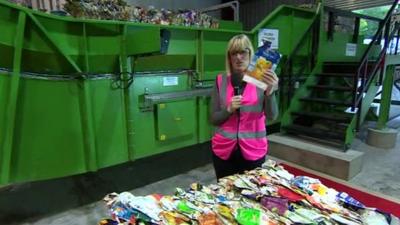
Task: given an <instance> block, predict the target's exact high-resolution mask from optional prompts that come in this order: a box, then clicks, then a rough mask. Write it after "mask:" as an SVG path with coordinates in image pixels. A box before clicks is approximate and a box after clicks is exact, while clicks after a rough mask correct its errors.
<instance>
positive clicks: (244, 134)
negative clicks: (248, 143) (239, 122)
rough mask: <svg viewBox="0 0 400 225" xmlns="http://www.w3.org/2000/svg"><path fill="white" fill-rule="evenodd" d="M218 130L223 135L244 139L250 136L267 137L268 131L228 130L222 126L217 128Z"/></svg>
mask: <svg viewBox="0 0 400 225" xmlns="http://www.w3.org/2000/svg"><path fill="white" fill-rule="evenodd" d="M216 132H217V133H219V134H221V135H222V136H224V137H226V138H229V139H236V138H243V139H250V138H263V137H265V135H267V134H266V132H265V131H260V132H235V133H232V132H228V131H224V130H223V129H221V128H219V127H218V128H217V129H216Z"/></svg>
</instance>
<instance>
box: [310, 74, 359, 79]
mask: <svg viewBox="0 0 400 225" xmlns="http://www.w3.org/2000/svg"><path fill="white" fill-rule="evenodd" d="M316 75H317V76H318V77H344V78H354V76H355V74H353V73H318V74H316Z"/></svg>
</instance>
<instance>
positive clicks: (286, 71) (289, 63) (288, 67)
mask: <svg viewBox="0 0 400 225" xmlns="http://www.w3.org/2000/svg"><path fill="white" fill-rule="evenodd" d="M320 6H321V4H320V3H319V4H318V7H317V10H316V14H315V16H314V17H313V19H312V22H311V24H310V26H309V27H308V28H307V30H306V31H305V32H304V34H303V35H302V37H301V38H300V40H299V41H298V42H297V44H296V45H295V47H294V48H293V50H292V51H291V52H290V54H288V57H287V60H286V62H285V64H284V66H283V69H282V71H283V75H284V76H281V77H282V78H286V75H287V77H288V81H289V85H288V88H289V90H288V99H290V98H291V89H292V70H293V59H294V57H295V56H296V54H297V52H298V51H299V50H300V49H301V46H302V45H303V44H304V41H305V40H306V39H307V37H308V36H309V35H313V34H312V32H311V31H312V30H313V29H315V28H316V27H317V26H319V23H318V22H319V17H320V14H321V13H320V9H321V7H320ZM317 46H318V45H316V46H314V47H317ZM312 51H314V49H312ZM313 53H314V54H316V52H313ZM314 54H313V57H311V58H312V61H314V60H315V56H314ZM311 64H312V66H314V64H315V62H311ZM305 65H306V64H304V67H305ZM301 70H302V71H303V70H304V68H302V69H301ZM280 84H281V87H280V88H279V89H280V90H281V93H283V86H284V80H282V81H281V82H280Z"/></svg>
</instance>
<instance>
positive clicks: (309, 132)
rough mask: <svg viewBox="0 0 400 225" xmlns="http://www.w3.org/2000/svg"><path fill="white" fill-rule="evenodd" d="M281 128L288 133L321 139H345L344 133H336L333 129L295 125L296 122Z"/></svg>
mask: <svg viewBox="0 0 400 225" xmlns="http://www.w3.org/2000/svg"><path fill="white" fill-rule="evenodd" d="M283 128H284V129H285V130H286V131H287V132H288V133H291V134H296V135H305V136H310V137H312V138H317V139H321V140H323V141H326V139H331V141H332V139H333V140H335V142H340V143H343V142H344V139H345V134H344V133H338V132H334V131H329V130H323V129H319V128H313V127H306V126H301V125H297V124H292V125H289V126H284V127H283Z"/></svg>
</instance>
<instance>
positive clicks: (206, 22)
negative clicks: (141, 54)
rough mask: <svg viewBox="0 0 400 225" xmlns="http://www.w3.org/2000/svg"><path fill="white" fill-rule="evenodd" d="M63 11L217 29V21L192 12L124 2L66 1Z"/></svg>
mask: <svg viewBox="0 0 400 225" xmlns="http://www.w3.org/2000/svg"><path fill="white" fill-rule="evenodd" d="M64 10H65V11H66V12H67V13H69V14H70V15H72V16H74V17H78V18H87V19H102V20H125V21H132V22H139V23H152V24H161V25H179V26H195V27H204V28H218V26H219V22H218V20H217V19H215V18H213V17H211V16H209V15H207V14H204V13H200V12H197V11H194V10H178V11H172V10H165V9H161V10H160V9H156V8H154V7H152V6H150V7H148V8H144V7H139V6H131V5H129V4H127V3H126V2H125V1H124V0H67V1H66V3H65V5H64Z"/></svg>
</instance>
